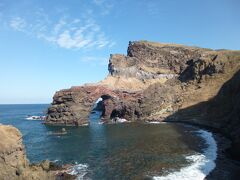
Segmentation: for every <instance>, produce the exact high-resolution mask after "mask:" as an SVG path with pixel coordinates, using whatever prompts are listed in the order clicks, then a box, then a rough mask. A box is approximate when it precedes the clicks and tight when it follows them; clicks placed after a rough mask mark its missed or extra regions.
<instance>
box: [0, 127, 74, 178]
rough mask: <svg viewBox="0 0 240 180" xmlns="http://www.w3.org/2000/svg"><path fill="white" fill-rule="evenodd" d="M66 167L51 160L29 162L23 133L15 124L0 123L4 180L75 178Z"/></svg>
mask: <svg viewBox="0 0 240 180" xmlns="http://www.w3.org/2000/svg"><path fill="white" fill-rule="evenodd" d="M74 178H75V177H74V176H71V175H68V174H66V173H65V170H64V168H62V167H60V166H59V167H58V166H56V165H54V164H53V163H51V162H49V161H47V160H46V161H43V162H42V163H40V164H35V165H33V164H29V162H28V160H27V158H26V154H25V149H24V146H23V144H22V135H21V133H20V131H19V130H18V129H16V128H15V127H13V126H5V125H0V179H2V180H20V179H22V180H32V179H35V180H55V179H57V180H64V179H69V180H70V179H74Z"/></svg>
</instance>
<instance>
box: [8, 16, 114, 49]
mask: <svg viewBox="0 0 240 180" xmlns="http://www.w3.org/2000/svg"><path fill="white" fill-rule="evenodd" d="M38 14H39V16H38V18H36V20H35V22H32V23H27V21H26V20H25V19H23V18H20V17H15V18H12V19H11V21H10V22H9V25H10V27H11V28H13V29H14V30H17V31H22V32H25V33H28V34H31V35H33V36H36V37H37V38H39V39H44V40H45V41H47V42H50V43H52V44H55V45H57V46H59V47H61V48H65V49H88V48H103V47H112V45H114V42H113V41H112V40H110V39H109V38H108V37H107V36H106V35H105V33H104V32H103V31H102V30H101V27H100V26H99V25H98V24H97V23H96V22H95V20H94V19H93V18H83V19H77V18H75V19H70V18H66V17H62V18H60V19H59V20H58V21H57V22H56V23H51V20H50V19H49V18H48V16H47V15H46V14H44V12H39V13H38Z"/></svg>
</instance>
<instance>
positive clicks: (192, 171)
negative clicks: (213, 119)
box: [153, 130, 217, 180]
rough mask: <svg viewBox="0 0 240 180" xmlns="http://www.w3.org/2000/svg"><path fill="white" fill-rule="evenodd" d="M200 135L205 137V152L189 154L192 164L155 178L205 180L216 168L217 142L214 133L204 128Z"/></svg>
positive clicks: (156, 179)
mask: <svg viewBox="0 0 240 180" xmlns="http://www.w3.org/2000/svg"><path fill="white" fill-rule="evenodd" d="M197 133H198V135H199V136H201V137H202V138H203V139H205V141H206V144H207V146H208V147H207V148H206V149H204V153H203V154H196V155H192V156H187V157H186V159H187V160H189V161H191V162H192V164H191V165H190V166H188V167H184V168H182V169H181V170H180V171H178V172H174V173H171V174H169V175H167V176H160V177H153V179H155V180H175V179H181V180H193V179H194V180H203V179H204V178H205V177H206V176H207V175H208V174H209V173H210V172H211V171H212V170H213V169H214V168H215V166H216V165H215V160H216V158H217V143H216V141H215V140H214V138H213V136H212V133H211V132H208V131H204V130H198V131H197Z"/></svg>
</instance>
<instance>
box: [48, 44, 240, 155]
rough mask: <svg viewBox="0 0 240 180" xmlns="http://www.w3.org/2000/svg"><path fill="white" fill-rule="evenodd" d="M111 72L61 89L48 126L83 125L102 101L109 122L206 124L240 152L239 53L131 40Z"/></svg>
mask: <svg viewBox="0 0 240 180" xmlns="http://www.w3.org/2000/svg"><path fill="white" fill-rule="evenodd" d="M108 70H109V75H108V76H107V77H106V78H105V79H104V80H102V81H101V82H99V83H96V84H92V85H83V86H80V87H72V88H70V89H67V90H61V91H58V92H57V93H56V94H55V95H54V98H53V103H52V105H51V107H50V108H49V109H48V116H47V118H46V121H45V123H46V124H60V125H85V124H87V123H88V115H89V114H90V112H91V111H92V110H93V109H94V107H95V105H94V103H95V102H96V101H97V99H98V98H101V99H102V102H101V103H100V104H98V107H99V106H101V108H100V109H102V111H103V113H102V116H103V118H104V120H105V121H106V122H109V121H111V119H114V118H117V117H118V118H124V119H127V120H129V121H141V120H142V121H146V120H147V121H152V120H154V121H156V120H157V121H163V120H168V121H184V122H190V123H195V124H200V125H205V126H207V127H211V128H215V129H218V130H219V131H221V132H223V133H225V134H226V135H228V136H229V137H230V138H231V139H232V140H233V141H234V147H237V149H238V150H240V147H239V146H240V145H239V138H238V137H240V125H239V116H240V111H239V109H238V107H239V100H240V97H239V87H240V82H239V81H238V79H239V70H240V51H231V50H211V49H206V48H199V47H188V46H183V45H176V44H161V43H153V42H147V41H139V42H130V43H129V46H128V50H127V55H120V54H115V55H111V56H110V59H109V65H108ZM235 155H236V153H235Z"/></svg>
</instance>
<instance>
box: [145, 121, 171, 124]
mask: <svg viewBox="0 0 240 180" xmlns="http://www.w3.org/2000/svg"><path fill="white" fill-rule="evenodd" d="M146 123H148V124H166V123H167V122H161V121H146Z"/></svg>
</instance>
